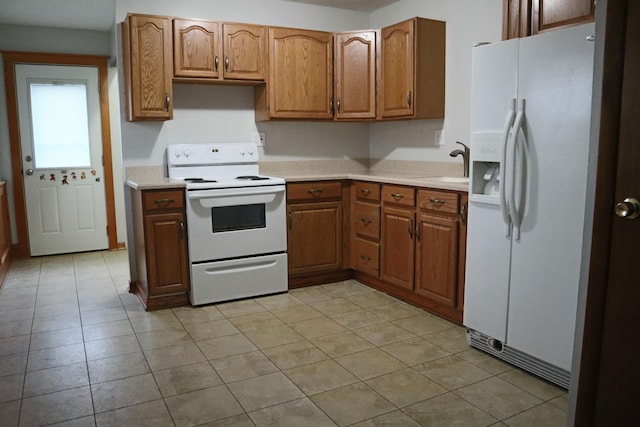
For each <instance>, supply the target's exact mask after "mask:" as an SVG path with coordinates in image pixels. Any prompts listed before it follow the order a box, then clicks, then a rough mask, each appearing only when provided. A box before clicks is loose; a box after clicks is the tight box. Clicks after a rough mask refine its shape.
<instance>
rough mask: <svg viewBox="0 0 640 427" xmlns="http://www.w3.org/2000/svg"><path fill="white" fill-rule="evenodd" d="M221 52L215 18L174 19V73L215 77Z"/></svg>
mask: <svg viewBox="0 0 640 427" xmlns="http://www.w3.org/2000/svg"><path fill="white" fill-rule="evenodd" d="M221 56H222V53H221V52H220V31H219V25H218V23H217V22H210V21H197V20H190V19H174V20H173V69H174V71H173V73H174V75H175V76H176V77H205V78H215V79H217V78H218V77H219V76H220V73H219V71H218V70H219V68H220V60H221V58H220V57H221Z"/></svg>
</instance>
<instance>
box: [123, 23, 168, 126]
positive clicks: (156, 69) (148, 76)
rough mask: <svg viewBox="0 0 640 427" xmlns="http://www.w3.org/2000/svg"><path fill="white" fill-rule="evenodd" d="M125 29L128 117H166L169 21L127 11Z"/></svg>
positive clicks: (136, 118) (152, 118)
mask: <svg viewBox="0 0 640 427" xmlns="http://www.w3.org/2000/svg"><path fill="white" fill-rule="evenodd" d="M128 30H129V32H128V41H129V43H128V45H127V46H125V47H124V50H125V52H124V53H125V55H124V56H125V62H126V65H125V68H126V69H127V72H125V79H126V81H125V85H126V93H127V95H128V99H127V105H126V107H127V120H130V121H133V120H169V119H171V118H172V117H173V108H172V105H171V99H172V96H173V94H172V87H171V79H172V77H173V71H172V55H171V52H172V44H171V23H170V21H169V19H168V18H164V17H158V16H147V15H130V16H129V23H128ZM124 43H125V44H127V42H126V41H124ZM127 54H128V55H127Z"/></svg>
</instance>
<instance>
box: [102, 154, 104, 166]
mask: <svg viewBox="0 0 640 427" xmlns="http://www.w3.org/2000/svg"><path fill="white" fill-rule="evenodd" d="M102 166H104V154H103V155H102Z"/></svg>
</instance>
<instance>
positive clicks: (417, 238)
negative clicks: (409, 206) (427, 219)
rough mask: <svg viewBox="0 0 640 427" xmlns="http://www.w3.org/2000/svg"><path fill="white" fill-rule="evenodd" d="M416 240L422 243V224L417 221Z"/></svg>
mask: <svg viewBox="0 0 640 427" xmlns="http://www.w3.org/2000/svg"><path fill="white" fill-rule="evenodd" d="M416 240H417V241H418V242H419V241H420V222H419V221H416Z"/></svg>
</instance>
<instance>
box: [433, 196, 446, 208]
mask: <svg viewBox="0 0 640 427" xmlns="http://www.w3.org/2000/svg"><path fill="white" fill-rule="evenodd" d="M429 201H430V202H431V204H433V205H438V206H442V205H444V204H445V203H446V202H445V201H444V200H440V199H434V198H432V197H429Z"/></svg>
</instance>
